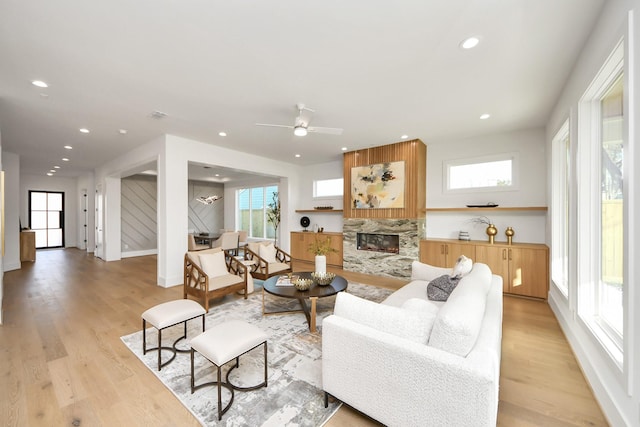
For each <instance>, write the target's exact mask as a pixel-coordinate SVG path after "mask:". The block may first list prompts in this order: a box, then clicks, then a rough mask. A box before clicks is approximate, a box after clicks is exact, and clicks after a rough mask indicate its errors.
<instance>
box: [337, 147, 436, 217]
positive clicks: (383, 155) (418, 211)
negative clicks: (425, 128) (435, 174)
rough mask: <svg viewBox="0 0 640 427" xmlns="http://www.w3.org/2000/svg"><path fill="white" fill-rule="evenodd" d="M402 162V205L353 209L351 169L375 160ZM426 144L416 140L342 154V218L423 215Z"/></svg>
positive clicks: (424, 204) (369, 163)
mask: <svg viewBox="0 0 640 427" xmlns="http://www.w3.org/2000/svg"><path fill="white" fill-rule="evenodd" d="M398 161H404V173H405V187H404V208H393V209H355V208H353V204H352V202H351V168H354V167H359V166H367V165H371V164H376V163H387V162H398ZM426 177H427V147H426V145H424V143H423V142H422V141H420V140H419V139H414V140H411V141H404V142H398V143H395V144H390V145H383V146H381V147H373V148H366V149H363V150H357V151H352V152H349V153H345V154H344V207H343V212H344V213H343V215H344V217H345V218H371V219H398V218H423V217H424V209H425V207H426V205H427V203H426V200H427V195H426V186H427V178H426Z"/></svg>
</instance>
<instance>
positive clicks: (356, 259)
mask: <svg viewBox="0 0 640 427" xmlns="http://www.w3.org/2000/svg"><path fill="white" fill-rule="evenodd" d="M424 225H425V221H424V219H368V218H345V219H344V223H343V230H342V232H343V239H344V240H343V268H344V269H345V270H347V271H354V272H358V273H367V274H376V275H381V276H387V277H394V278H398V279H407V280H408V279H410V278H411V263H412V262H413V261H415V260H417V259H418V253H419V242H420V239H421V238H422V237H423V234H424V233H423V230H424ZM357 233H372V234H397V235H398V236H399V240H400V253H398V254H391V253H383V252H374V251H364V250H358V249H357Z"/></svg>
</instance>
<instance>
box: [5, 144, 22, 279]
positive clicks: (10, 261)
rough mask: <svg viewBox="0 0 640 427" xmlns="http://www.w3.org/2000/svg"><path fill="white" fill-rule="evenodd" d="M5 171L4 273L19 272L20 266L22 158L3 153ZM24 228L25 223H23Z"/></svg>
mask: <svg viewBox="0 0 640 427" xmlns="http://www.w3.org/2000/svg"><path fill="white" fill-rule="evenodd" d="M2 166H3V169H4V206H5V215H4V226H5V234H4V250H5V252H4V260H3V268H4V271H11V270H18V269H19V268H20V267H21V265H20V231H19V230H20V221H19V219H18V216H19V212H20V209H19V206H20V190H19V188H20V187H19V185H18V183H19V182H20V156H18V155H17V154H13V153H8V152H6V151H5V152H3V153H2ZM23 226H24V223H23Z"/></svg>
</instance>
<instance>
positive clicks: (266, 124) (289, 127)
mask: <svg viewBox="0 0 640 427" xmlns="http://www.w3.org/2000/svg"><path fill="white" fill-rule="evenodd" d="M256 126H269V127H273V128H288V129H293V126H288V125H273V124H271V123H256Z"/></svg>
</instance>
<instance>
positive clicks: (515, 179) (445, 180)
mask: <svg viewBox="0 0 640 427" xmlns="http://www.w3.org/2000/svg"><path fill="white" fill-rule="evenodd" d="M501 160H511V185H508V186H493V187H473V188H455V189H451V188H449V170H450V169H451V167H452V166H462V165H469V164H475V163H489V162H497V161H501ZM442 174H443V176H442V186H443V188H442V192H443V193H444V194H467V193H477V192H496V191H517V190H518V189H519V187H520V155H519V153H517V152H509V153H500V154H492V155H488V156H478V157H467V158H462V159H452V160H445V161H443V163H442Z"/></svg>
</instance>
